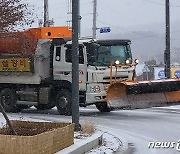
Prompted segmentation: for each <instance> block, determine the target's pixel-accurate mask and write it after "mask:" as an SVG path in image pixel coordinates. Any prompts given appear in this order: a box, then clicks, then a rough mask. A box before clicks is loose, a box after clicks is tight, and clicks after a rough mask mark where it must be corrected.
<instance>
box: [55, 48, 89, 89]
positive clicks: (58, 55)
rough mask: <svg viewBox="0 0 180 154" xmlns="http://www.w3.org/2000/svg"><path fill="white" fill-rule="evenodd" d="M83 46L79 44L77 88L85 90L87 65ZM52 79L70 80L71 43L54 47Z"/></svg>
mask: <svg viewBox="0 0 180 154" xmlns="http://www.w3.org/2000/svg"><path fill="white" fill-rule="evenodd" d="M84 50H85V49H84V46H83V45H80V46H79V88H80V90H81V91H85V90H86V76H87V73H86V72H87V65H86V58H85V54H84V53H85V51H84ZM54 53H55V54H54V79H56V80H67V81H70V82H72V45H71V44H70V45H65V46H61V47H56V48H55V51H54Z"/></svg>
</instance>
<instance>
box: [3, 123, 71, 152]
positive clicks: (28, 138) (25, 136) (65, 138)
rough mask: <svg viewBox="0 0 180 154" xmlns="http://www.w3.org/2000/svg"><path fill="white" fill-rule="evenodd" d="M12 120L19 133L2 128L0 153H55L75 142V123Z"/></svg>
mask: <svg viewBox="0 0 180 154" xmlns="http://www.w3.org/2000/svg"><path fill="white" fill-rule="evenodd" d="M11 122H12V124H13V127H14V129H15V130H16V131H17V133H18V135H6V133H4V132H7V131H5V128H2V129H0V154H11V153H12V154H54V153H55V152H58V151H60V150H61V149H64V148H66V147H68V146H70V145H72V144H73V143H74V124H71V123H51V122H29V121H11ZM19 135H22V136H19Z"/></svg>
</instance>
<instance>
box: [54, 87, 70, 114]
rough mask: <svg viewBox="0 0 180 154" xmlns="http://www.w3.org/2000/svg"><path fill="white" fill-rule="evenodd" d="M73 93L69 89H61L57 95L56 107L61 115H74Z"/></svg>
mask: <svg viewBox="0 0 180 154" xmlns="http://www.w3.org/2000/svg"><path fill="white" fill-rule="evenodd" d="M71 98H72V96H71V93H70V91H69V90H67V89H61V90H60V91H59V92H58V94H57V95H56V107H57V110H58V112H59V113H60V114H61V115H72V110H71V105H72V103H71Z"/></svg>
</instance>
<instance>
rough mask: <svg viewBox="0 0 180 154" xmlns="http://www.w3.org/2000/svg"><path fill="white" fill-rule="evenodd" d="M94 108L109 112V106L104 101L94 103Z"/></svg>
mask: <svg viewBox="0 0 180 154" xmlns="http://www.w3.org/2000/svg"><path fill="white" fill-rule="evenodd" d="M96 108H97V109H98V110H99V111H100V112H110V111H111V108H110V107H108V105H107V103H106V102H100V103H97V104H96Z"/></svg>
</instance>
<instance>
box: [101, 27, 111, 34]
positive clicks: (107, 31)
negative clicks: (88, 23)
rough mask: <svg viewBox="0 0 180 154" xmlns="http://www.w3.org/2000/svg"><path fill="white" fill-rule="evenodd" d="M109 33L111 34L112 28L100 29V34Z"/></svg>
mask: <svg viewBox="0 0 180 154" xmlns="http://www.w3.org/2000/svg"><path fill="white" fill-rule="evenodd" d="M109 32H111V28H110V27H103V28H100V33H109Z"/></svg>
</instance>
